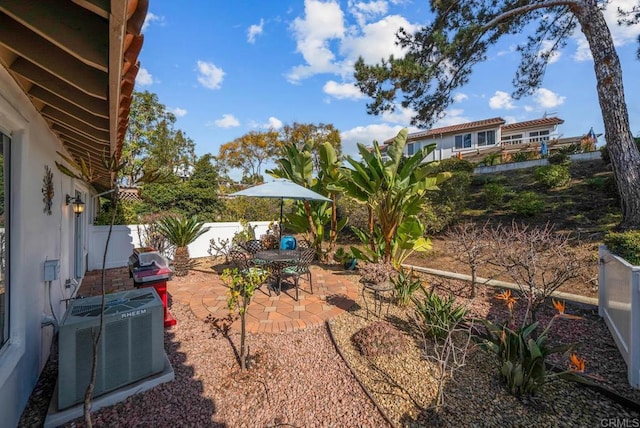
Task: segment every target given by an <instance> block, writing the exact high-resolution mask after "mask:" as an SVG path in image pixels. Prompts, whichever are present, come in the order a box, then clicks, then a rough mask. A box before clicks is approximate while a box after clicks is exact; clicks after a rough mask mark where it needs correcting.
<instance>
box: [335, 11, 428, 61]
mask: <svg viewBox="0 0 640 428" xmlns="http://www.w3.org/2000/svg"><path fill="white" fill-rule="evenodd" d="M400 27H403V28H404V29H405V30H407V31H408V32H413V31H415V30H416V29H417V27H416V26H414V25H412V24H411V23H410V22H409V21H407V20H406V19H405V18H404V17H402V16H400V15H391V16H385V17H384V18H383V19H381V20H380V21H377V22H374V23H371V24H367V25H365V26H364V27H362V31H361V33H360V34H359V35H350V36H349V37H347V38H345V40H344V41H343V43H342V45H341V47H340V52H341V53H342V54H343V55H345V57H347V58H348V59H349V61H350V62H355V60H356V59H357V58H358V57H359V56H362V58H364V61H365V62H366V63H369V64H377V63H378V62H380V60H381V59H382V58H384V59H387V58H388V57H389V55H394V56H396V57H398V56H403V50H402V49H401V48H400V46H398V45H396V36H395V34H396V32H397V31H398V30H399V29H400Z"/></svg>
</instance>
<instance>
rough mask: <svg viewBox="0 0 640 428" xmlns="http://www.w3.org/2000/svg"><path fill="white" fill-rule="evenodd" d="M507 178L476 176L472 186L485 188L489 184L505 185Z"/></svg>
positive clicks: (487, 175)
mask: <svg viewBox="0 0 640 428" xmlns="http://www.w3.org/2000/svg"><path fill="white" fill-rule="evenodd" d="M506 182H507V177H506V176H505V175H503V174H476V175H474V176H473V177H472V178H471V185H472V186H484V185H487V184H489V183H497V184H504V183H506Z"/></svg>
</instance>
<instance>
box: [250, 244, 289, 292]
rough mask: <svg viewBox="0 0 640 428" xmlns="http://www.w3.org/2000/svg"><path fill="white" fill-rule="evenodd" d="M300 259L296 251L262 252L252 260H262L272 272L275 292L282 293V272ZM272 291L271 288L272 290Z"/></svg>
mask: <svg viewBox="0 0 640 428" xmlns="http://www.w3.org/2000/svg"><path fill="white" fill-rule="evenodd" d="M299 258H300V251H298V250H264V251H258V252H257V253H256V254H255V255H254V260H262V261H264V262H265V264H266V265H267V267H268V269H269V270H270V271H271V272H272V274H273V275H274V277H275V280H276V282H277V284H278V289H277V290H276V292H277V293H278V294H280V292H281V291H282V283H281V280H282V270H283V269H284V268H286V267H287V266H290V265H291V264H293V263H295V261H296V260H298V259H299ZM272 289H273V288H272Z"/></svg>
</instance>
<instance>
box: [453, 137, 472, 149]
mask: <svg viewBox="0 0 640 428" xmlns="http://www.w3.org/2000/svg"><path fill="white" fill-rule="evenodd" d="M455 144H456V145H455V148H456V149H468V148H470V147H471V134H462V135H456V137H455Z"/></svg>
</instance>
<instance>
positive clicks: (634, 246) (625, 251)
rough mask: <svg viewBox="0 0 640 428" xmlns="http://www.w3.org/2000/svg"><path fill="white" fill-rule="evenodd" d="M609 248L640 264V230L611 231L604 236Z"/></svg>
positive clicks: (633, 263) (635, 263) (636, 264)
mask: <svg viewBox="0 0 640 428" xmlns="http://www.w3.org/2000/svg"><path fill="white" fill-rule="evenodd" d="M604 245H606V246H607V249H608V250H609V251H610V252H612V253H613V254H616V255H618V256H620V257H622V258H623V259H625V260H626V261H628V262H629V263H630V264H632V265H634V266H638V265H640V230H629V231H627V232H609V233H607V235H606V236H605V237H604Z"/></svg>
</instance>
